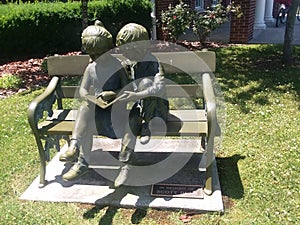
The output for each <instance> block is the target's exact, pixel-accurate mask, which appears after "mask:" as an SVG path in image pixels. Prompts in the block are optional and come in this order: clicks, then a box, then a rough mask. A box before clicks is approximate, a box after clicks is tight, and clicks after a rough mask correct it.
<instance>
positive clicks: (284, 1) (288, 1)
mask: <svg viewBox="0 0 300 225" xmlns="http://www.w3.org/2000/svg"><path fill="white" fill-rule="evenodd" d="M275 2H277V3H279V4H285V6H287V7H288V6H290V5H291V4H292V0H275Z"/></svg>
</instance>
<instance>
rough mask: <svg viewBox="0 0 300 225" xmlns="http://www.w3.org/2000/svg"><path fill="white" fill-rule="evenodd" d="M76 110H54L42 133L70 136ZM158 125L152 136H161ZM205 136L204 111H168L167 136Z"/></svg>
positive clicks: (205, 120)
mask: <svg viewBox="0 0 300 225" xmlns="http://www.w3.org/2000/svg"><path fill="white" fill-rule="evenodd" d="M76 114H77V110H55V111H54V114H53V116H52V117H50V118H48V120H47V121H44V122H42V123H40V129H41V131H42V133H49V134H57V135H71V134H72V129H73V127H74V120H75V118H76ZM158 128H159V125H154V126H153V133H154V135H163V134H164V133H162V132H161V131H159V129H158ZM199 134H202V135H203V134H207V118H206V116H205V110H200V109H198V110H170V114H169V116H168V122H167V135H172V136H180V135H191V136H199Z"/></svg>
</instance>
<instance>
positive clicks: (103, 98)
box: [59, 21, 128, 181]
mask: <svg viewBox="0 0 300 225" xmlns="http://www.w3.org/2000/svg"><path fill="white" fill-rule="evenodd" d="M81 39H82V47H83V49H84V50H85V51H86V52H87V53H88V54H89V56H90V58H91V60H92V62H90V63H89V65H88V66H87V68H86V69H85V72H84V75H83V79H82V81H81V85H80V89H79V94H80V97H81V98H82V99H83V101H82V103H81V105H80V107H79V109H78V113H77V116H76V120H75V125H74V128H73V132H72V137H71V141H70V145H69V148H68V150H67V151H66V152H65V153H64V154H62V155H60V158H59V159H60V161H63V162H70V161H76V160H77V159H78V160H77V162H76V163H75V164H74V165H73V166H72V167H71V169H70V170H69V171H68V172H67V173H65V174H64V175H63V177H62V178H63V179H64V180H67V181H70V180H75V179H77V178H78V177H80V176H82V175H83V174H85V173H86V172H87V171H88V163H87V162H86V159H85V156H84V152H87V151H90V150H91V148H92V136H93V133H94V132H97V133H98V134H99V135H103V136H107V137H111V138H116V134H115V132H114V129H113V126H112V121H111V108H112V107H111V106H110V107H107V108H106V107H104V108H101V107H99V105H105V104H107V103H109V102H111V101H113V100H114V99H115V97H116V96H117V94H118V92H119V91H120V90H121V89H122V87H124V86H126V84H128V79H127V74H126V72H125V70H124V68H123V67H122V64H121V63H120V62H119V61H118V60H117V59H116V58H114V57H113V56H111V54H104V53H105V52H107V51H109V50H110V49H112V48H113V47H114V45H113V39H112V35H111V34H110V33H109V32H108V31H107V30H106V29H105V28H104V27H103V25H102V24H101V22H99V21H96V23H95V25H92V26H88V27H87V28H86V29H85V30H84V31H83V32H82V37H81ZM115 71H117V72H115ZM91 86H93V90H94V95H91V94H90V88H91ZM124 110H125V109H124Z"/></svg>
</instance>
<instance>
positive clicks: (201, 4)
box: [195, 0, 204, 11]
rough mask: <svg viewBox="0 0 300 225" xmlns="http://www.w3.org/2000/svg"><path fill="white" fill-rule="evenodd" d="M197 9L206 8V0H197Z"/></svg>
mask: <svg viewBox="0 0 300 225" xmlns="http://www.w3.org/2000/svg"><path fill="white" fill-rule="evenodd" d="M195 9H196V10H199V11H200V10H204V0H195Z"/></svg>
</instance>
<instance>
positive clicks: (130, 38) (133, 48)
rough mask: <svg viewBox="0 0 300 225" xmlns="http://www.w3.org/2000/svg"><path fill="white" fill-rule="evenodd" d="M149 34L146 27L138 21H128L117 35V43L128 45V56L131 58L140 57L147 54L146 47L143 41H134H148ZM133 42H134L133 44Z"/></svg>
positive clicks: (118, 44)
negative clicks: (137, 22)
mask: <svg viewBox="0 0 300 225" xmlns="http://www.w3.org/2000/svg"><path fill="white" fill-rule="evenodd" d="M148 40H149V34H148V31H147V29H146V28H145V27H143V26H142V25H139V24H136V23H128V24H126V25H125V26H124V27H122V28H121V30H120V31H119V32H118V34H117V37H116V45H117V46H118V47H119V46H123V45H125V46H126V52H125V54H126V56H127V57H129V58H130V59H134V60H136V59H140V58H141V57H143V56H144V55H145V52H146V47H147V46H143V45H142V44H141V43H139V44H136V45H135V44H134V42H141V41H148ZM131 43H132V44H131Z"/></svg>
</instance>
